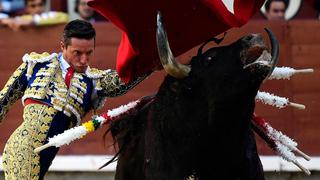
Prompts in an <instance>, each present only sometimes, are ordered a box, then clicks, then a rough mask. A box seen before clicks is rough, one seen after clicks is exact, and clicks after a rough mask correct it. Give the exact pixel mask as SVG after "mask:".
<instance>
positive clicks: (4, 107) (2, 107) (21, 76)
mask: <svg viewBox="0 0 320 180" xmlns="http://www.w3.org/2000/svg"><path fill="white" fill-rule="evenodd" d="M26 71H27V64H26V63H23V64H22V65H21V66H19V67H18V69H17V70H16V71H15V72H14V73H13V74H12V75H11V77H10V79H9V80H8V82H7V83H6V85H5V86H4V88H3V89H2V90H1V91H0V122H1V120H2V119H3V118H4V116H5V115H6V114H7V112H8V110H9V107H10V106H11V105H12V104H14V103H15V102H16V101H17V100H18V99H20V98H21V97H22V96H23V93H24V91H25V89H26V87H27V77H26Z"/></svg>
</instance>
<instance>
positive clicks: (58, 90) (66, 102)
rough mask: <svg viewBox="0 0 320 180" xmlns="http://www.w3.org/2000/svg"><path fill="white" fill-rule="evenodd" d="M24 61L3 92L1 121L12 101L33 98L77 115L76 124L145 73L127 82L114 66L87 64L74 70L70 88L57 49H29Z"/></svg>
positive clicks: (0, 107) (0, 94)
mask: <svg viewBox="0 0 320 180" xmlns="http://www.w3.org/2000/svg"><path fill="white" fill-rule="evenodd" d="M22 59H23V63H22V64H21V65H20V67H19V68H18V69H17V70H16V71H15V72H14V73H13V75H12V76H11V77H10V79H9V81H8V82H7V83H6V85H5V86H4V88H3V89H2V91H1V92H0V121H1V120H2V119H3V118H4V116H5V114H6V113H7V112H8V109H9V107H10V105H12V104H13V103H14V102H16V101H17V100H18V99H20V98H22V103H24V101H25V99H28V98H31V99H35V100H38V101H41V102H42V103H45V104H47V105H49V106H52V107H53V108H55V109H56V110H58V111H61V112H63V113H64V114H65V115H67V116H69V117H70V116H72V115H74V116H75V117H76V119H77V124H79V123H80V121H81V118H82V117H84V116H85V114H86V113H87V112H89V111H90V110H92V109H93V110H96V109H99V108H100V107H102V106H103V105H104V102H105V99H106V97H115V96H119V95H121V94H124V93H126V92H127V91H128V90H129V89H131V88H132V87H134V86H135V85H136V84H138V83H139V82H140V81H141V80H143V79H144V78H145V77H140V78H137V79H136V80H134V81H132V82H130V83H128V84H125V83H124V82H122V81H121V80H120V78H119V77H118V75H117V73H116V72H115V71H114V70H98V69H94V68H90V67H88V69H87V71H86V72H85V73H76V72H75V73H74V75H73V78H72V79H71V83H70V87H69V88H67V86H66V84H65V81H64V78H63V76H62V70H61V67H60V62H59V60H58V55H57V54H56V53H53V54H49V53H42V54H37V53H30V54H25V55H24V56H23V58H22Z"/></svg>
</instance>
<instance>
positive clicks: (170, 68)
mask: <svg viewBox="0 0 320 180" xmlns="http://www.w3.org/2000/svg"><path fill="white" fill-rule="evenodd" d="M156 36H157V47H158V53H159V57H160V61H161V64H162V66H163V68H164V70H165V71H166V72H167V73H168V74H169V75H171V76H173V77H175V78H177V79H182V78H184V77H186V76H188V74H189V72H190V71H191V68H190V66H187V65H184V64H181V63H179V62H178V61H177V60H176V59H175V57H174V56H173V55H172V52H171V50H170V46H169V42H168V37H167V33H166V31H165V28H164V25H163V22H162V16H161V13H160V12H159V11H158V14H157V35H156Z"/></svg>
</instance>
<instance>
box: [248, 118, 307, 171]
mask: <svg viewBox="0 0 320 180" xmlns="http://www.w3.org/2000/svg"><path fill="white" fill-rule="evenodd" d="M251 124H252V128H253V130H254V131H255V132H256V133H257V134H258V135H259V136H260V137H261V138H262V139H263V140H264V141H265V142H266V143H267V144H268V145H269V147H270V148H272V149H273V150H274V151H276V152H277V153H278V154H279V155H280V156H281V157H282V158H283V159H285V160H286V161H288V162H292V163H294V164H295V165H296V166H297V167H299V168H300V169H301V170H302V171H304V172H305V173H306V174H307V175H310V174H311V173H310V171H309V170H308V169H306V168H305V167H303V166H302V165H301V164H300V163H299V162H298V160H297V158H296V156H295V155H294V153H292V151H294V152H296V153H298V154H299V155H301V156H302V157H303V158H304V159H306V160H307V161H309V160H310V157H309V156H308V155H306V154H305V153H303V152H302V151H300V150H299V149H298V148H297V145H298V144H297V143H296V142H295V141H293V140H292V139H291V138H289V137H288V136H286V135H284V134H282V133H281V132H279V131H277V130H276V129H274V128H272V127H271V126H270V124H269V123H267V122H266V121H265V120H264V119H263V118H261V117H258V116H256V115H254V116H253V118H252V121H251Z"/></svg>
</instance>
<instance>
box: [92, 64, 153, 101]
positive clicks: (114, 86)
mask: <svg viewBox="0 0 320 180" xmlns="http://www.w3.org/2000/svg"><path fill="white" fill-rule="evenodd" d="M147 76H148V75H144V76H141V77H138V78H135V79H134V80H132V81H130V82H129V83H125V82H123V81H122V80H121V79H120V77H119V76H118V73H117V72H116V71H115V70H108V72H107V73H106V75H105V76H104V77H103V78H102V79H101V90H100V91H98V95H99V96H104V97H116V96H120V95H123V94H125V93H127V92H128V91H129V90H130V89H132V88H133V87H135V86H136V85H138V84H139V83H140V82H141V81H143V80H144V79H145V78H146V77H147Z"/></svg>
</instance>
